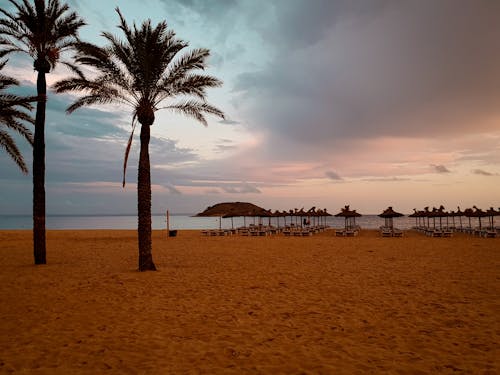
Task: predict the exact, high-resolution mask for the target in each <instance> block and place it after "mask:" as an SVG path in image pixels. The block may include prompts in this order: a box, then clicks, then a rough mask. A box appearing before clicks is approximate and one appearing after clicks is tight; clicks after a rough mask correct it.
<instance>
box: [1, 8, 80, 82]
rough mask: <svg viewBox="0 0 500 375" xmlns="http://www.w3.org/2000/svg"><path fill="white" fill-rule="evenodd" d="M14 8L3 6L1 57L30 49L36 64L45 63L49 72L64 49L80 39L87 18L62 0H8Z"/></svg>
mask: <svg viewBox="0 0 500 375" xmlns="http://www.w3.org/2000/svg"><path fill="white" fill-rule="evenodd" d="M9 2H10V3H11V4H12V5H13V6H14V8H15V11H14V12H8V11H7V10H5V9H2V8H0V13H1V14H3V16H4V17H3V18H2V19H0V45H1V46H3V50H2V52H0V57H2V56H5V55H6V54H8V53H11V52H23V53H27V54H28V55H30V56H31V57H33V59H34V60H35V68H38V67H40V66H37V63H38V64H43V65H41V67H43V70H44V71H45V72H46V73H48V72H49V71H50V69H52V68H54V66H55V65H56V63H57V62H58V61H59V57H60V54H61V52H63V51H64V50H66V49H69V48H71V47H72V46H73V45H74V43H75V42H76V41H77V40H78V29H79V28H80V27H82V26H84V25H85V22H84V21H83V20H82V19H81V18H80V17H78V15H77V14H76V13H75V12H70V11H69V7H68V5H67V4H61V3H60V2H59V0H48V1H47V2H46V1H45V0H34V4H31V2H29V1H28V0H23V1H22V2H20V1H15V0H9ZM47 64H48V65H47Z"/></svg>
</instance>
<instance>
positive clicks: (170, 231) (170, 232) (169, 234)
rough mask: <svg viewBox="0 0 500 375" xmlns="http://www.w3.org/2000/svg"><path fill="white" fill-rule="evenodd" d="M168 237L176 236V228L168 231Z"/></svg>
mask: <svg viewBox="0 0 500 375" xmlns="http://www.w3.org/2000/svg"><path fill="white" fill-rule="evenodd" d="M168 236H169V237H177V229H175V230H169V231H168Z"/></svg>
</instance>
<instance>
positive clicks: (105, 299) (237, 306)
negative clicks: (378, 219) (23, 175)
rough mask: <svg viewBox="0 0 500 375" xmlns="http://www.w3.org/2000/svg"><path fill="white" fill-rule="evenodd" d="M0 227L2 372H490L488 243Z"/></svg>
mask: <svg viewBox="0 0 500 375" xmlns="http://www.w3.org/2000/svg"><path fill="white" fill-rule="evenodd" d="M164 236H165V234H164V232H154V254H153V256H154V259H155V262H156V265H157V267H158V268H159V271H158V272H147V273H139V272H136V271H135V269H136V267H137V266H136V262H137V248H136V246H137V245H136V233H135V232H134V231H50V232H49V233H48V253H47V259H48V262H49V264H48V265H46V266H38V267H35V266H33V265H32V248H31V246H32V245H31V232H28V231H0V262H1V272H0V302H1V306H0V372H1V373H9V372H19V373H30V374H32V373H33V374H80V373H81V374H102V373H106V374H107V373H110V374H111V373H114V374H138V373H140V374H165V373H176V374H179V373H270V374H275V373H291V374H298V373H311V374H317V373H323V374H355V373H360V374H362V373H384V374H385V373H411V374H419V373H421V374H424V373H436V372H438V373H450V374H451V373H474V374H476V373H482V374H496V373H499V372H500V350H499V348H500V345H499V342H500V239H483V238H471V237H468V236H465V235H456V236H455V237H453V238H449V239H448V238H427V237H425V236H423V235H420V234H411V233H410V234H407V235H406V237H404V238H402V239H397V238H379V237H377V234H376V232H374V231H371V232H370V231H364V232H362V234H361V235H360V236H359V237H356V238H338V237H333V233H323V234H319V235H316V236H314V237H311V238H293V237H292V238H284V237H267V238H241V237H236V236H234V237H226V238H217V237H202V236H201V235H200V233H199V232H198V231H181V232H180V233H179V237H177V238H170V239H165V238H164Z"/></svg>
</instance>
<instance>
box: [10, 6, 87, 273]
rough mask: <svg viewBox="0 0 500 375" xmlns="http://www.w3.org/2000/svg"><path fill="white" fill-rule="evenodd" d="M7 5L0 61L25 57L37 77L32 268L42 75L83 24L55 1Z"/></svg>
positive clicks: (41, 168) (38, 213)
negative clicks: (17, 55) (19, 55)
mask: <svg viewBox="0 0 500 375" xmlns="http://www.w3.org/2000/svg"><path fill="white" fill-rule="evenodd" d="M9 2H10V3H11V4H12V5H13V6H14V8H15V11H14V12H8V11H6V10H5V9H2V8H0V12H1V13H2V14H3V16H4V17H3V18H2V19H0V45H3V46H4V47H5V50H4V51H3V52H2V54H1V55H0V57H2V56H5V55H6V54H8V53H12V52H21V53H25V54H28V55H29V56H30V57H31V58H33V60H34V62H33V67H34V68H35V70H36V71H37V74H38V76H37V85H36V87H37V96H38V99H37V104H36V116H35V137H34V144H33V244H34V256H35V264H45V263H46V248H45V108H46V105H47V83H46V80H45V75H46V74H47V73H50V71H51V70H52V69H53V68H54V67H55V66H56V64H57V63H58V61H59V56H60V54H61V52H63V51H65V50H68V49H71V48H72V46H73V44H74V43H75V42H76V41H77V40H78V29H79V28H80V27H81V26H83V25H85V23H84V22H83V20H82V19H81V18H79V17H78V15H77V14H76V13H75V12H70V10H69V7H68V5H67V4H61V3H60V2H59V0H48V1H47V2H46V1H45V0H34V1H33V3H31V2H30V1H28V0H23V1H22V2H21V1H19V0H18V1H15V0H9ZM63 64H66V65H68V66H69V64H67V63H64V62H63ZM70 67H71V66H70Z"/></svg>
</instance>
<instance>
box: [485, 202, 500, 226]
mask: <svg viewBox="0 0 500 375" xmlns="http://www.w3.org/2000/svg"><path fill="white" fill-rule="evenodd" d="M486 213H487V214H488V215H489V219H488V220H489V225H490V227H489V229H490V230H494V229H495V216H499V215H500V211H495V209H494V208H493V207H490V208H489V209H488V211H486Z"/></svg>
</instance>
